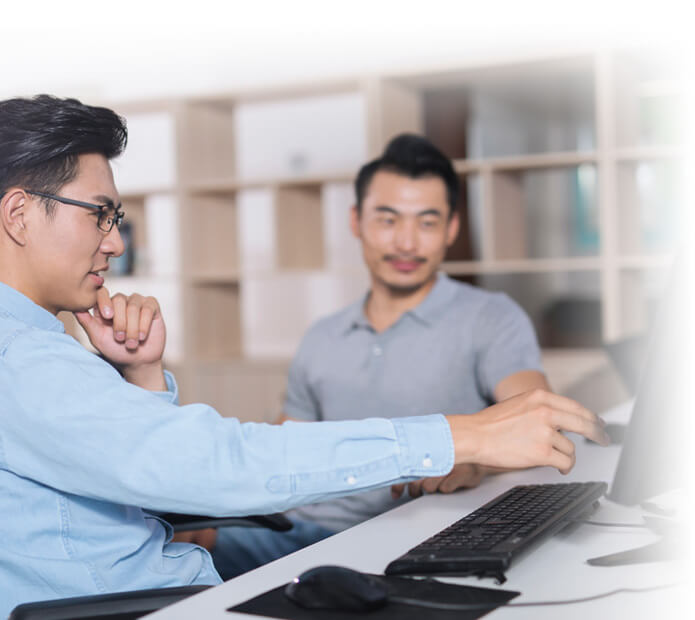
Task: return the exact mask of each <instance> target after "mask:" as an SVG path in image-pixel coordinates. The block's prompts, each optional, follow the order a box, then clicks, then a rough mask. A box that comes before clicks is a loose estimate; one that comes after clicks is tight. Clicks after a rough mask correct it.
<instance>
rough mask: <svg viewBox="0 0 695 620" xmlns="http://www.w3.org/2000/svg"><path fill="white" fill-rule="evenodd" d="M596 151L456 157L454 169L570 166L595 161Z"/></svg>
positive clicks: (475, 171)
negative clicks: (469, 157) (476, 157)
mask: <svg viewBox="0 0 695 620" xmlns="http://www.w3.org/2000/svg"><path fill="white" fill-rule="evenodd" d="M596 159H597V156H596V152H595V151H586V152H572V151H568V152H562V153H538V154H534V155H522V156H515V157H491V158H489V159H488V158H486V159H456V160H454V162H453V163H454V170H456V172H458V173H459V174H475V173H479V172H484V171H488V170H489V171H493V172H496V171H499V172H513V171H524V170H533V169H537V168H541V169H542V168H570V167H572V166H579V165H581V164H594V163H596Z"/></svg>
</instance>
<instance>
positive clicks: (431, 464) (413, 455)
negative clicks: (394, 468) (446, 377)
mask: <svg viewBox="0 0 695 620" xmlns="http://www.w3.org/2000/svg"><path fill="white" fill-rule="evenodd" d="M391 422H393V427H394V429H395V430H396V437H397V438H398V443H399V445H400V456H399V461H400V468H401V472H402V475H403V476H404V477H414V478H423V477H431V476H444V475H446V474H448V473H449V472H450V471H451V469H452V467H453V466H454V439H453V437H452V436H451V427H450V426H449V423H448V422H447V421H446V418H445V417H444V416H443V415H442V414H440V413H437V414H434V415H428V416H417V417H408V418H393V419H391Z"/></svg>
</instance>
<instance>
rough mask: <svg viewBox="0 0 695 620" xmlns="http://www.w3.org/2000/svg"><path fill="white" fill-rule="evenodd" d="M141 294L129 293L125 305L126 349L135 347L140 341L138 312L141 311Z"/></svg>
mask: <svg viewBox="0 0 695 620" xmlns="http://www.w3.org/2000/svg"><path fill="white" fill-rule="evenodd" d="M142 302H143V298H142V295H131V296H130V297H129V298H128V305H127V306H126V330H125V337H126V340H125V346H126V348H127V349H137V348H138V343H139V342H140V337H139V333H140V313H141V311H142Z"/></svg>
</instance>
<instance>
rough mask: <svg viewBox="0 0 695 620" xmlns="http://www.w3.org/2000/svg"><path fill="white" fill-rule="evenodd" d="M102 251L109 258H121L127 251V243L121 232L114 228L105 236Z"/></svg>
mask: <svg viewBox="0 0 695 620" xmlns="http://www.w3.org/2000/svg"><path fill="white" fill-rule="evenodd" d="M100 249H101V251H102V253H104V254H106V255H107V256H120V255H121V254H123V252H124V251H125V243H123V237H121V231H120V230H118V228H117V227H116V226H114V227H113V228H112V229H111V230H110V231H109V232H108V233H106V234H105V235H104V238H103V239H102V241H101V248H100Z"/></svg>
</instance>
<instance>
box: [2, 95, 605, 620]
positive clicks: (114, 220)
mask: <svg viewBox="0 0 695 620" xmlns="http://www.w3.org/2000/svg"><path fill="white" fill-rule="evenodd" d="M126 135H127V134H126V128H125V124H124V122H123V120H122V119H120V118H119V117H118V116H117V115H116V114H115V113H114V112H112V111H111V110H108V109H106V108H97V107H92V106H86V105H83V104H81V103H80V102H78V101H76V100H74V99H57V98H54V97H49V96H46V95H42V96H39V97H36V98H33V99H10V100H7V101H3V102H0V514H2V519H0V538H1V539H2V545H0V587H1V588H2V592H1V594H2V596H0V617H5V616H6V615H7V614H8V613H9V611H10V610H11V609H12V608H13V607H14V606H16V605H17V604H19V603H23V602H29V601H37V600H46V599H56V598H64V597H69V596H79V595H87V594H96V593H104V592H115V591H123V590H137V589H145V588H156V587H164V586H176V585H187V584H215V583H219V581H220V578H219V575H218V574H217V572H216V571H215V569H214V568H213V564H212V562H211V559H210V556H209V554H208V553H207V551H205V550H204V549H202V548H201V547H198V546H195V545H191V544H187V543H176V542H171V533H172V532H171V527H170V526H169V525H168V524H166V523H164V522H163V521H161V520H160V519H159V518H157V517H156V516H153V515H152V514H150V513H149V512H145V511H144V510H143V508H145V509H148V510H153V511H163V512H186V513H193V514H211V515H244V514H254V513H263V512H274V511H277V510H283V509H287V508H291V507H293V506H297V505H300V504H303V503H309V502H314V501H320V500H326V499H330V498H335V497H338V496H341V495H346V494H349V493H353V492H355V491H358V490H364V489H371V488H376V487H379V486H384V485H390V484H394V483H404V482H410V481H413V480H416V479H420V478H422V477H425V476H442V475H445V474H447V473H448V472H449V471H451V469H452V467H453V466H454V465H455V464H457V463H466V462H478V463H481V464H484V465H490V466H502V467H525V466H531V465H552V466H554V467H557V468H558V469H560V470H561V471H569V469H571V467H572V465H573V462H574V450H573V445H572V443H571V442H570V441H569V440H568V439H567V438H566V437H564V436H563V435H562V434H561V433H560V432H558V431H559V430H563V429H564V430H571V431H576V432H580V433H582V434H584V435H586V436H587V437H590V438H592V439H594V440H596V441H600V442H605V441H606V438H605V435H604V433H603V430H602V428H601V424H600V421H599V420H598V419H597V418H596V416H595V415H594V414H592V413H591V412H589V411H586V410H585V409H584V408H582V407H581V406H580V405H578V404H577V403H575V402H573V401H570V400H568V399H564V398H561V397H559V396H555V395H553V394H549V393H547V392H543V391H536V392H534V393H531V394H526V395H523V396H520V397H517V398H514V399H510V400H509V401H506V402H505V403H502V404H501V405H497V406H495V407H491V408H489V409H486V410H484V411H482V412H480V413H479V414H474V415H470V416H455V415H454V416H444V415H440V414H437V415H430V416H422V417H411V418H402V419H399V420H385V419H373V420H362V421H346V422H326V423H320V424H306V423H294V422H288V423H286V424H283V425H282V426H273V425H264V424H240V423H239V421H238V420H235V419H233V418H223V417H222V416H220V415H219V414H218V413H217V412H216V411H215V410H214V409H212V408H211V407H208V406H206V405H203V404H193V405H187V406H182V407H179V406H178V405H177V391H176V384H175V382H174V379H173V377H172V376H171V375H170V374H169V373H167V372H165V371H163V368H162V355H163V351H164V342H165V326H164V320H163V318H162V315H161V312H160V311H159V306H158V304H157V301H156V300H155V299H153V298H152V297H143V296H141V295H131V296H130V297H125V296H124V295H121V294H116V295H114V296H111V294H110V293H109V292H108V291H107V290H106V289H105V288H104V286H103V285H104V279H103V274H104V272H105V271H106V270H107V269H108V263H109V259H110V258H112V257H115V256H119V255H120V254H121V253H122V252H123V241H122V239H121V237H120V234H119V231H118V224H119V223H120V221H121V219H122V211H121V209H120V206H118V205H120V200H119V196H118V191H117V189H116V187H115V185H114V181H113V176H112V172H111V168H110V164H109V160H110V159H112V158H113V157H116V156H117V155H118V154H120V153H121V151H122V150H123V148H124V146H125V143H126ZM60 311H70V312H73V313H75V316H76V317H77V319H78V321H79V322H80V324H81V325H82V326H83V327H84V329H85V330H86V332H87V335H88V336H89V339H90V341H91V343H92V344H93V345H94V347H95V348H96V349H97V350H98V351H99V352H100V353H101V354H102V356H103V357H104V358H105V359H106V360H107V361H104V360H103V359H101V358H100V357H98V356H96V355H94V354H92V353H90V352H89V351H87V350H86V349H85V348H84V347H82V346H81V345H80V344H79V343H78V342H77V341H75V340H74V339H73V338H71V337H70V336H68V335H66V334H65V333H64V329H63V326H62V324H61V323H60V321H59V320H58V319H57V318H56V314H57V313H58V312H60ZM108 362H110V363H108ZM114 366H115V367H117V368H118V369H119V370H120V373H119V372H117V371H116V369H115V368H114Z"/></svg>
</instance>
